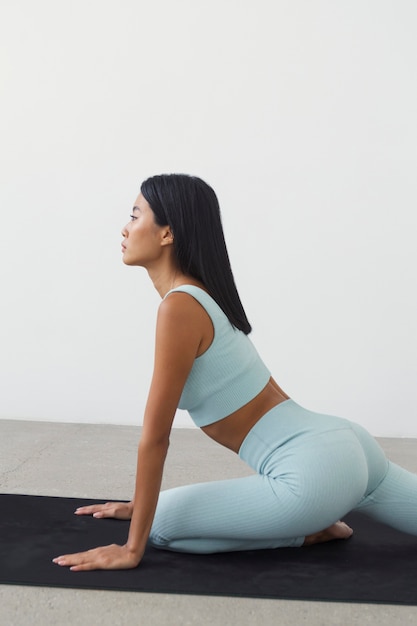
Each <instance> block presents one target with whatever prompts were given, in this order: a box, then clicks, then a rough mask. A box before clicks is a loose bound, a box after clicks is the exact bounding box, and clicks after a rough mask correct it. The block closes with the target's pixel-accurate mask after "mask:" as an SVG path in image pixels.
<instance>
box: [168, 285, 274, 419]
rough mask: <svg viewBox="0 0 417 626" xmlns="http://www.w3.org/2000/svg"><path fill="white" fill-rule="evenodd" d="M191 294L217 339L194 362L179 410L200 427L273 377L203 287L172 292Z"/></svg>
mask: <svg viewBox="0 0 417 626" xmlns="http://www.w3.org/2000/svg"><path fill="white" fill-rule="evenodd" d="M174 291H182V292H185V293H188V294H190V295H191V296H192V297H193V298H195V299H196V300H197V301H198V302H199V303H200V304H201V306H202V307H203V308H204V309H205V310H206V311H207V313H208V315H209V316H210V319H211V321H212V323H213V328H214V338H213V341H212V343H211V345H210V346H209V348H208V349H207V350H206V351H205V352H204V353H203V354H202V355H201V356H199V357H197V358H196V359H195V361H194V364H193V367H192V369H191V372H190V374H189V376H188V378H187V381H186V383H185V386H184V389H183V392H182V395H181V399H180V403H179V405H178V408H180V409H185V410H187V411H188V412H189V414H190V415H191V417H192V419H193V421H194V422H195V424H196V425H197V426H199V427H201V426H208V425H209V424H213V423H214V422H218V421H219V420H221V419H223V418H224V417H226V416H227V415H230V414H231V413H233V412H234V411H237V410H238V409H240V408H241V407H242V406H244V405H245V404H247V403H248V402H249V401H250V400H252V399H253V398H254V397H255V396H257V395H258V393H260V391H262V389H263V388H264V387H265V386H266V384H267V383H268V380H269V378H270V376H271V374H270V372H269V370H268V368H267V367H266V366H265V365H264V363H263V361H262V360H261V358H260V357H259V355H258V353H257V351H256V349H255V347H254V345H253V344H252V342H251V340H250V339H249V337H248V336H247V335H245V333H244V332H242V331H241V330H238V329H237V328H235V327H234V326H233V325H232V324H231V323H230V321H229V319H228V317H227V316H226V315H225V314H224V313H223V311H222V309H221V308H220V307H219V305H218V304H217V302H215V300H213V298H212V297H211V296H209V295H208V293H206V292H205V291H204V290H203V289H200V287H196V286H195V285H180V286H179V287H176V288H174V289H171V290H170V291H169V292H168V293H167V294H166V296H165V297H167V295H168V294H170V293H172V292H174Z"/></svg>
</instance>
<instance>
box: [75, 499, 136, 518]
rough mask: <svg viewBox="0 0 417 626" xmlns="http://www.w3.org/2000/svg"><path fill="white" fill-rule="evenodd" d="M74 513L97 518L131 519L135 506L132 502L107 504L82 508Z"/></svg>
mask: <svg viewBox="0 0 417 626" xmlns="http://www.w3.org/2000/svg"><path fill="white" fill-rule="evenodd" d="M74 512H75V515H92V516H93V517H97V518H102V517H103V518H104V517H112V518H114V519H130V518H131V517H132V513H133V504H132V502H106V504H92V505H91V506H81V507H79V508H78V509H76V510H75V511H74Z"/></svg>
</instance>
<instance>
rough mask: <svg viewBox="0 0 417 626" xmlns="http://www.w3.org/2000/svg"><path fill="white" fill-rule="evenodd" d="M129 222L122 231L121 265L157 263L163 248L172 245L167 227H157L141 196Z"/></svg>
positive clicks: (148, 207)
mask: <svg viewBox="0 0 417 626" xmlns="http://www.w3.org/2000/svg"><path fill="white" fill-rule="evenodd" d="M130 217H131V220H130V222H128V223H127V224H126V226H125V227H124V228H123V230H122V235H123V237H124V239H123V242H122V252H123V263H125V264H126V265H141V266H143V267H148V266H149V265H151V264H153V263H155V261H158V259H159V258H160V256H161V254H162V253H163V250H164V248H165V246H166V245H167V244H169V243H172V240H173V238H172V234H171V231H170V228H169V226H158V224H156V223H155V219H154V213H153V211H152V209H151V207H150V206H149V204H148V203H147V201H146V200H145V198H144V197H143V196H142V194H139V196H138V197H137V199H136V202H135V206H134V207H133V211H132V215H131V216H130Z"/></svg>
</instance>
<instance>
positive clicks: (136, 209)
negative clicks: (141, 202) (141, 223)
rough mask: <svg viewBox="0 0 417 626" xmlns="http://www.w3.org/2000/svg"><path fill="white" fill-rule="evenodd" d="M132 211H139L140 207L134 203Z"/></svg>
mask: <svg viewBox="0 0 417 626" xmlns="http://www.w3.org/2000/svg"><path fill="white" fill-rule="evenodd" d="M132 211H140V207H138V206H136V205H135V206H134V207H133V209H132Z"/></svg>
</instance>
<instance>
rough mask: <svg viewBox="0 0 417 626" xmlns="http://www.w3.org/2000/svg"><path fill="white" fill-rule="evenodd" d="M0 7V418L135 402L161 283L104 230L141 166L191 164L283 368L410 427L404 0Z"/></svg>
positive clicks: (351, 407) (292, 390) (413, 100)
mask: <svg viewBox="0 0 417 626" xmlns="http://www.w3.org/2000/svg"><path fill="white" fill-rule="evenodd" d="M1 13H2V15H1V16H0V51H1V94H0V96H1V116H0V124H1V131H0V132H1V163H0V166H1V167H0V176H1V178H2V180H1V188H0V215H1V218H0V220H1V222H0V255H1V258H0V273H1V275H0V279H1V326H0V345H1V352H0V385H1V397H0V416H1V417H2V418H15V419H38V420H53V421H74V422H109V423H120V424H136V423H140V421H141V413H142V410H143V407H144V403H145V399H146V393H147V386H148V383H149V380H150V375H151V368H152V351H153V332H154V319H155V312H156V308H157V306H158V296H157V294H156V292H155V291H154V289H153V287H152V284H151V283H150V282H149V280H148V278H147V275H146V273H145V272H143V271H142V270H140V269H131V268H127V267H125V266H123V264H122V263H121V261H120V246H119V244H120V241H121V236H120V229H121V227H122V225H123V224H124V223H125V222H126V220H127V219H128V214H129V211H130V209H131V206H132V203H133V201H134V199H135V197H136V194H137V192H138V189H139V185H140V182H141V181H142V180H143V179H144V178H145V177H147V176H148V175H150V174H154V173H160V172H188V173H193V174H197V175H199V176H201V177H203V178H204V179H206V180H207V181H208V182H209V183H210V184H212V185H213V186H214V188H215V189H216V191H217V193H218V195H219V198H220V201H221V205H222V207H223V216H224V225H225V230H226V236H227V239H228V243H229V252H230V255H231V258H232V262H233V266H234V271H235V275H236V279H237V283H238V286H239V288H240V291H241V296H242V299H243V301H244V304H245V307H246V309H247V313H248V315H249V317H250V319H251V321H252V323H253V325H254V328H255V331H254V334H253V338H254V341H255V343H256V345H257V347H258V349H259V350H260V352H261V353H262V355H263V356H264V358H265V361H266V362H267V364H268V365H269V366H270V368H271V369H272V370H273V373H274V375H275V377H276V378H277V380H278V381H279V383H280V384H281V385H282V386H283V387H284V388H285V389H286V390H287V392H288V393H289V394H290V395H292V396H293V397H294V398H295V399H296V400H297V401H298V402H300V403H301V404H304V405H306V406H308V407H310V408H312V409H315V410H319V411H327V412H333V413H336V414H339V415H343V416H346V417H351V418H352V419H355V420H357V421H360V422H361V423H362V424H364V425H365V426H367V427H368V428H369V429H370V430H371V432H373V434H375V435H392V436H414V437H415V436H417V420H416V409H415V404H416V403H415V381H416V380H417V359H416V353H417V350H416V348H417V337H416V319H417V316H416V313H417V305H416V299H417V298H416V270H415V268H416V260H417V259H416V256H417V252H416V244H415V239H416V237H415V217H414V213H415V208H416V199H417V189H416V187H417V185H416V164H417V156H416V145H417V122H416V110H417V77H416V73H417V72H416V67H417V63H416V60H417V58H416V53H417V43H416V37H415V33H416V26H417V24H416V22H417V5H416V3H415V2H414V0H395V1H394V0H391V1H389V0H350V2H346V1H344V0H292V1H291V0H287V1H284V0H257V1H256V2H255V1H254V0H251V1H249V0H152V2H144V1H142V0H118V1H117V2H116V1H113V2H112V1H109V0H71V2H65V3H63V2H55V1H54V0H37V2H32V1H31V0H3V2H2V4H1ZM176 423H177V425H184V424H186V425H187V424H189V423H190V422H189V421H188V418H186V417H184V415H179V416H178V418H177V422H176Z"/></svg>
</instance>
